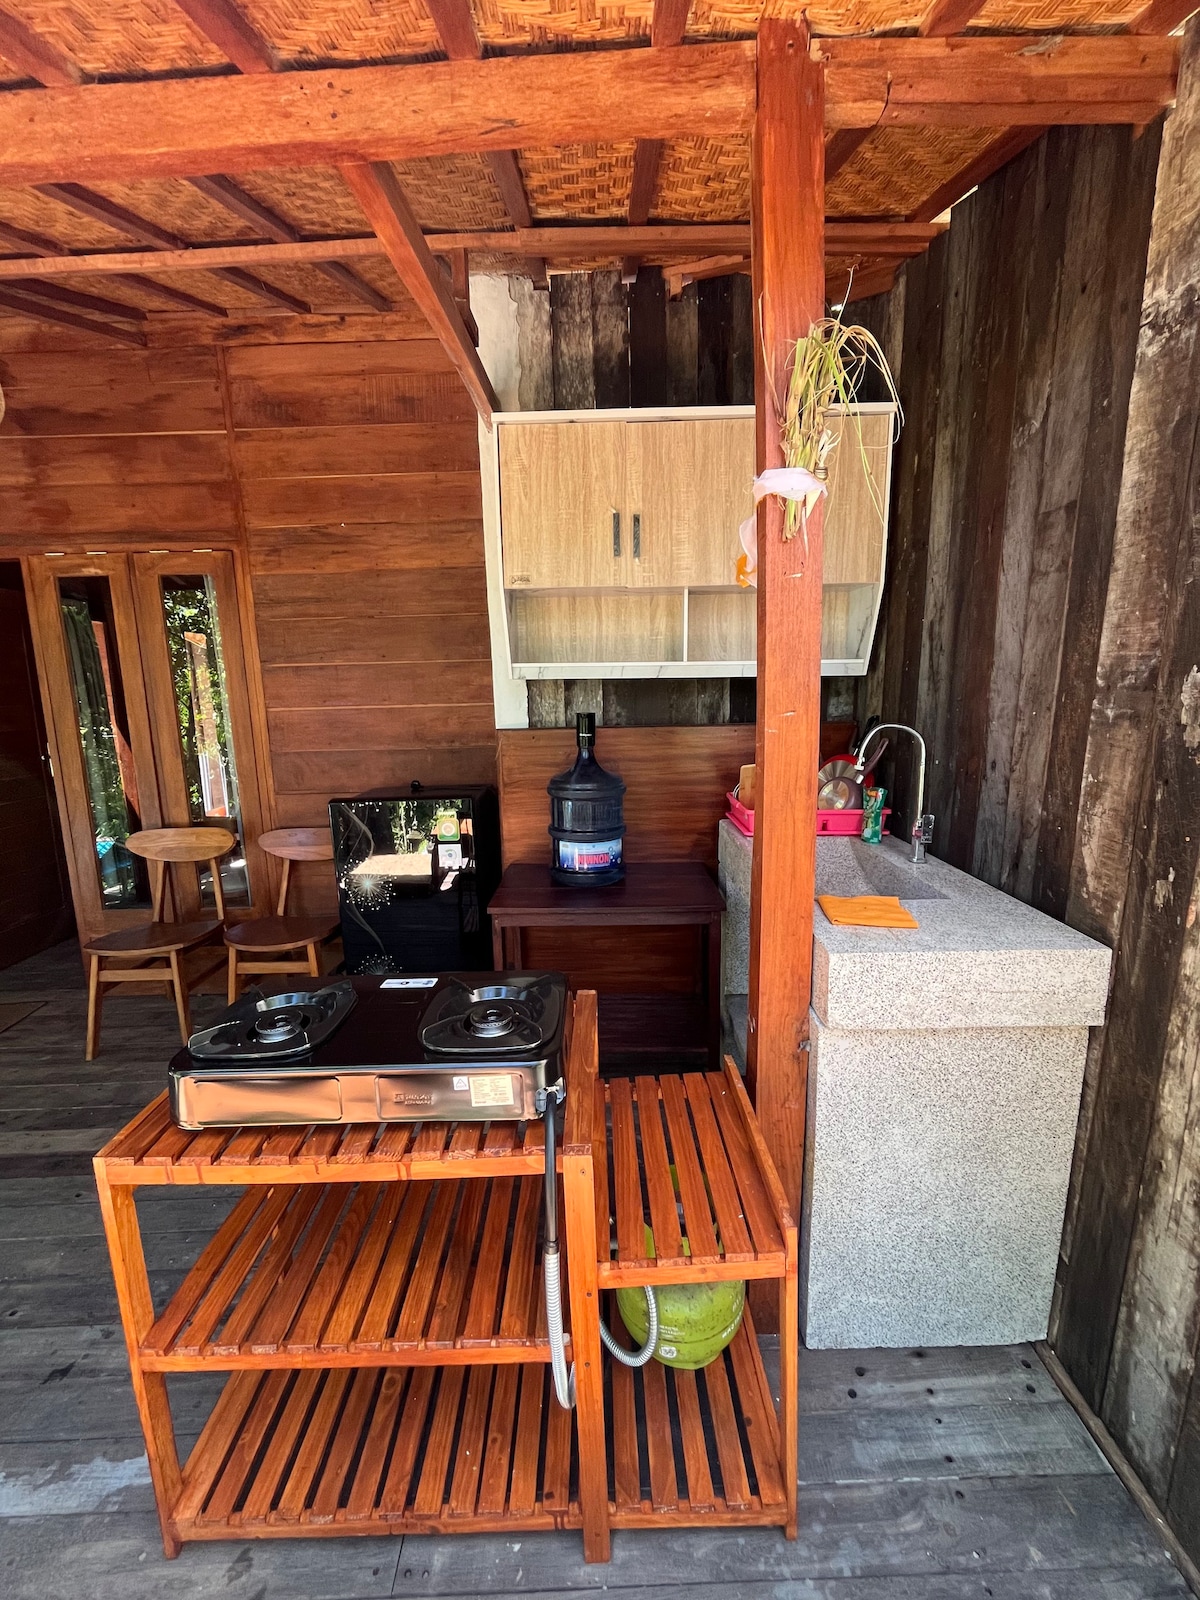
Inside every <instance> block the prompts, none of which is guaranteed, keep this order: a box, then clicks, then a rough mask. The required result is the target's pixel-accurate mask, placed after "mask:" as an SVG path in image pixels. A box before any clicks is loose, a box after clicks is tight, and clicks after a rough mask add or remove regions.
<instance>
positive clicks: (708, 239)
mask: <svg viewBox="0 0 1200 1600" xmlns="http://www.w3.org/2000/svg"><path fill="white" fill-rule="evenodd" d="M1022 131H1027V130H1022ZM941 231H942V230H941V229H940V228H939V227H937V226H934V225H933V224H932V223H927V222H924V221H919V220H917V221H910V222H890V221H885V222H871V221H865V222H841V221H837V220H832V221H827V222H826V224H825V244H826V249H827V250H828V252H829V254H830V255H831V256H848V255H864V256H895V257H896V258H897V259H902V258H904V257H906V256H914V255H919V254H920V253H921V251H922V250H924V249H925V248H926V247H927V246H928V245H929V244H930V243H931V241H932V240H934V239H935V238H936V237H937V236H938V234H939V233H940V232H941ZM18 236H24V237H23V238H22V237H18ZM6 237H7V238H8V239H9V240H10V241H11V242H12V243H14V244H16V245H17V246H18V248H24V249H29V248H31V245H30V240H31V239H32V238H34V237H36V236H35V235H28V234H26V232H25V230H23V229H17V228H12V227H11V226H10V225H8V224H6V223H0V239H4V238H6ZM46 242H47V243H51V244H52V241H46ZM425 245H426V247H427V248H428V250H429V251H430V253H431V254H433V255H444V256H449V255H451V254H452V252H454V251H455V250H465V251H467V252H469V253H471V254H485V255H514V256H525V257H528V256H529V255H530V254H540V255H544V256H545V257H547V258H548V259H550V260H552V261H570V260H572V259H574V260H587V259H594V258H595V257H597V256H618V257H623V256H625V255H628V254H631V253H637V254H639V255H654V256H657V257H663V258H666V259H668V260H669V259H671V258H673V257H674V258H678V259H679V260H681V261H690V260H693V259H699V258H701V257H706V256H713V255H736V256H743V255H745V254H746V252H747V251H748V250H749V248H750V229H749V226H748V225H747V224H746V223H742V222H716V223H703V222H699V223H649V224H647V225H646V226H645V227H642V228H628V227H624V226H620V225H606V224H600V225H598V226H585V225H580V226H565V227H544V228H532V229H528V230H525V229H517V230H515V231H512V232H508V233H499V232H487V233H428V234H426V235H425ZM386 254H387V252H386V250H385V249H384V246H383V244H382V242H381V241H380V240H379V239H376V238H374V237H362V238H355V239H328V240H326V239H304V240H302V241H301V242H300V243H299V244H228V245H227V244H220V245H189V246H188V247H186V248H185V249H182V250H162V251H158V250H154V251H101V252H92V253H88V254H86V255H69V254H67V253H66V252H65V251H63V250H62V247H61V246H54V256H53V258H52V259H47V260H46V261H44V262H39V263H38V272H39V274H40V275H45V276H48V277H55V278H58V277H66V276H71V275H73V274H76V273H93V272H102V273H121V274H123V275H124V274H128V273H129V272H130V270H131V269H132V270H133V271H135V272H136V271H146V272H211V271H213V270H214V269H215V268H221V267H227V266H244V267H250V268H254V267H262V268H264V269H266V268H269V267H271V266H277V265H279V264H280V263H284V262H307V263H309V264H313V263H315V262H319V261H322V260H329V259H331V258H336V257H343V258H345V259H346V260H362V259H364V258H369V257H372V256H381V255H386ZM29 270H30V262H29V261H28V259H22V260H4V259H0V279H3V278H7V277H19V276H21V275H22V274H24V273H28V272H29Z"/></svg>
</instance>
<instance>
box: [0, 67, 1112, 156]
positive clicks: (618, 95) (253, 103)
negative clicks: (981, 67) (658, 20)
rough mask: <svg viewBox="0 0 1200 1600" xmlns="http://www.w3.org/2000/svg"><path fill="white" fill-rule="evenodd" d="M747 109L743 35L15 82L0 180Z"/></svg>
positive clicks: (626, 132)
mask: <svg viewBox="0 0 1200 1600" xmlns="http://www.w3.org/2000/svg"><path fill="white" fill-rule="evenodd" d="M895 42H901V43H902V42H904V41H895ZM1103 42H1105V43H1110V44H1111V43H1114V42H1116V41H1112V40H1106V41H1103ZM1121 42H1127V41H1121ZM753 112H754V45H753V43H752V42H747V41H736V42H722V43H719V44H698V45H691V46H688V47H686V48H679V49H675V50H581V51H572V52H570V53H569V54H563V55H530V56H505V57H498V58H495V59H489V60H486V61H434V62H422V63H417V64H414V65H409V66H379V67H334V68H327V69H324V70H322V71H320V72H280V73H273V74H266V73H256V74H254V75H252V76H241V77H239V76H227V77H206V78H186V79H166V78H164V79H153V80H147V81H145V82H141V83H107V84H94V85H87V86H86V87H81V88H75V89H38V90H32V89H29V90H20V89H18V90H15V91H14V92H12V93H9V94H5V95H0V185H15V186H18V187H19V186H23V185H27V184H38V183H52V182H62V181H67V182H88V183H90V182H96V181H104V180H105V179H112V180H115V181H118V182H127V181H129V180H130V179H133V178H138V177H151V176H158V177H201V176H203V175H205V174H207V173H212V172H227V173H233V174H236V173H238V172H246V171H254V170H256V169H262V168H268V167H287V166H312V165H330V164H332V165H337V164H339V163H341V162H351V161H353V162H370V161H392V160H407V159H412V158H416V157H419V156H432V155H443V154H457V153H465V152H468V151H474V150H479V151H489V150H513V149H523V148H527V147H538V146H542V147H545V146H552V145H564V144H575V143H579V142H586V141H588V140H594V141H597V142H605V141H612V140H619V139H629V138H632V139H637V138H650V139H660V138H673V137H675V136H676V135H678V134H704V133H708V132H716V133H719V134H721V135H722V136H723V137H728V136H730V135H735V134H739V133H747V132H748V131H749V128H750V123H751V119H752V117H753ZM876 115H878V111H876Z"/></svg>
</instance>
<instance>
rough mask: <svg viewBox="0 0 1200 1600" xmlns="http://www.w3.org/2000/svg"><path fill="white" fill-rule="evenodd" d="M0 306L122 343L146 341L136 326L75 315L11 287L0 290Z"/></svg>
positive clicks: (137, 343)
mask: <svg viewBox="0 0 1200 1600" xmlns="http://www.w3.org/2000/svg"><path fill="white" fill-rule="evenodd" d="M0 307H3V309H4V310H5V311H19V312H20V313H21V315H22V316H24V317H35V318H36V319H37V320H38V321H39V322H57V323H61V324H62V325H63V326H64V327H67V328H82V329H83V331H84V332H85V333H99V334H102V335H103V336H104V337H105V338H106V339H118V340H120V342H121V343H122V344H133V345H137V346H139V347H140V348H144V346H145V343H146V340H145V338H144V336H143V335H142V334H140V333H139V332H138V331H137V329H136V328H122V327H119V326H118V325H117V324H116V323H112V322H93V321H92V320H91V318H90V317H77V316H76V315H75V313H74V312H73V311H63V310H62V309H61V308H59V307H56V306H48V305H45V304H43V303H42V302H41V301H40V300H34V299H30V298H28V297H27V296H25V295H22V294H17V293H16V292H15V291H14V290H12V289H3V290H0Z"/></svg>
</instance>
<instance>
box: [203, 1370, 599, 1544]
mask: <svg viewBox="0 0 1200 1600" xmlns="http://www.w3.org/2000/svg"><path fill="white" fill-rule="evenodd" d="M549 1382H550V1375H549V1372H548V1369H547V1367H546V1366H545V1364H544V1363H541V1362H538V1363H533V1364H527V1365H523V1366H519V1367H518V1366H490V1365H489V1366H479V1367H476V1368H474V1369H473V1370H472V1371H471V1372H470V1373H469V1374H468V1373H467V1372H466V1371H465V1369H464V1368H462V1367H461V1366H452V1367H442V1368H436V1367H412V1368H393V1369H391V1370H388V1371H380V1370H379V1369H377V1368H363V1369H360V1370H358V1371H346V1370H345V1369H333V1370H321V1371H318V1370H314V1369H307V1370H305V1371H302V1372H296V1373H291V1372H286V1371H280V1370H274V1371H269V1372H264V1373H237V1374H235V1375H234V1376H233V1377H231V1378H230V1380H229V1383H228V1384H227V1386H226V1390H225V1392H224V1395H223V1397H222V1400H221V1401H220V1402H218V1404H217V1406H216V1407H215V1409H214V1411H213V1414H212V1416H211V1417H210V1418H209V1422H208V1425H207V1426H206V1427H205V1429H204V1431H203V1432H202V1433H201V1436H200V1438H199V1440H198V1441H197V1443H196V1446H195V1448H194V1449H193V1451H192V1454H191V1457H190V1458H189V1460H188V1462H187V1465H186V1466H185V1468H184V1472H183V1488H182V1491H181V1493H180V1496H179V1500H178V1502H177V1505H176V1508H175V1514H174V1517H173V1519H172V1520H173V1522H174V1526H175V1530H176V1533H177V1534H178V1536H179V1537H180V1538H182V1539H212V1538H239V1537H240V1538H245V1537H270V1536H272V1535H285V1534H292V1535H303V1534H305V1533H311V1534H314V1535H317V1534H325V1535H327V1534H330V1533H338V1532H341V1533H373V1532H374V1533H377V1532H405V1531H417V1530H425V1531H431V1530H434V1529H437V1528H447V1527H453V1528H454V1529H456V1530H459V1531H466V1530H467V1529H468V1528H471V1529H476V1528H482V1527H504V1528H512V1527H522V1528H526V1529H530V1530H532V1529H535V1528H564V1527H578V1526H579V1525H580V1516H579V1508H578V1504H577V1503H576V1501H575V1499H574V1498H573V1496H572V1491H571V1482H572V1476H573V1471H574V1454H575V1445H574V1437H575V1430H574V1418H573V1415H572V1414H570V1413H567V1412H564V1411H562V1410H561V1408H560V1407H558V1405H557V1404H556V1403H555V1401H554V1399H553V1396H552V1395H551V1393H550V1392H549V1387H548V1386H549ZM514 1401H515V1402H516V1404H515V1405H514Z"/></svg>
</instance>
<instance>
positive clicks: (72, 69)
mask: <svg viewBox="0 0 1200 1600" xmlns="http://www.w3.org/2000/svg"><path fill="white" fill-rule="evenodd" d="M0 56H3V57H4V59H5V60H6V61H11V63H12V64H13V66H14V67H16V68H17V70H18V71H19V72H23V73H24V74H25V76H26V77H27V78H32V79H33V80H34V82H35V83H45V84H52V85H53V86H54V87H55V88H58V89H69V88H72V87H74V86H75V85H76V84H80V83H82V82H83V73H82V72H81V71H80V70H79V68H78V67H77V66H76V65H75V63H74V62H73V61H72V60H70V59H69V58H68V57H67V56H65V55H64V54H63V53H62V51H61V50H60V49H59V48H58V46H57V45H53V44H51V43H50V41H49V40H48V39H43V38H42V36H41V35H40V34H38V33H35V32H34V31H33V29H32V28H31V27H29V26H28V25H27V24H26V23H24V22H22V21H21V19H20V18H19V17H14V16H12V15H11V13H9V12H7V11H3V10H0Z"/></svg>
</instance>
